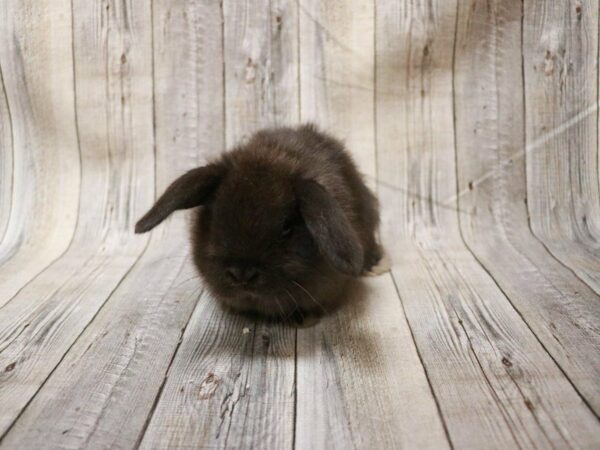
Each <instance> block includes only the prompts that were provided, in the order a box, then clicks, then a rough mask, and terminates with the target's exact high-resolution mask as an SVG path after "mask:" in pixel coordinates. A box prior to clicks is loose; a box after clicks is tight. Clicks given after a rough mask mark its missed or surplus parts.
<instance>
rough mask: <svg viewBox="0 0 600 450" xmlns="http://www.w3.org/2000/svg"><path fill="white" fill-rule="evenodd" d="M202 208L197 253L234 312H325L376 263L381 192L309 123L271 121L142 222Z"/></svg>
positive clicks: (195, 233) (151, 223) (141, 228)
mask: <svg viewBox="0 0 600 450" xmlns="http://www.w3.org/2000/svg"><path fill="white" fill-rule="evenodd" d="M196 206H202V207H201V208H197V210H196V212H195V214H196V215H195V220H194V224H193V226H192V243H193V251H194V262H195V264H196V266H197V267H198V270H199V272H200V274H201V275H202V276H203V277H204V279H205V280H206V283H207V285H208V286H209V287H210V289H211V291H212V292H213V293H214V294H215V296H216V297H217V298H218V299H219V300H221V301H222V302H223V303H224V304H226V305H228V306H230V307H232V308H233V309H235V310H236V311H248V312H258V313H260V314H263V315H267V316H273V317H282V318H288V317H291V316H293V315H296V316H298V315H299V316H300V317H302V316H306V315H309V314H310V315H322V314H323V313H325V312H328V311H330V310H331V309H333V308H334V307H335V306H337V305H338V304H339V303H340V301H341V300H342V295H341V294H342V292H343V288H344V286H345V285H346V283H347V281H348V280H349V279H350V278H351V277H356V276H358V275H360V274H361V273H362V272H364V271H366V270H368V269H370V268H371V267H372V266H373V265H375V264H376V263H377V262H378V261H379V259H380V257H381V252H380V248H379V245H378V244H377V242H376V240H375V232H376V229H377V226H378V222H379V214H378V207H377V201H376V199H375V197H374V196H373V194H372V193H371V192H370V191H369V189H368V188H367V187H366V186H365V184H364V182H363V181H362V178H361V176H360V175H359V173H358V171H357V170H356V167H355V165H354V163H353V161H352V159H351V158H350V156H349V155H348V153H347V152H346V151H345V150H344V147H343V145H342V144H341V143H340V142H339V141H337V140H336V139H334V138H332V137H330V136H328V135H326V134H324V133H321V132H319V131H317V130H316V128H315V127H314V126H312V125H305V126H301V127H299V128H294V129H292V128H274V129H267V130H263V131H260V132H258V133H256V134H255V135H254V136H252V137H251V138H250V139H249V140H248V142H246V143H244V144H242V145H239V146H238V147H236V148H234V149H233V150H231V151H229V152H227V153H225V154H224V155H222V157H221V158H220V159H219V160H217V161H216V162H214V163H212V164H209V165H207V166H204V167H200V168H197V169H193V170H191V171H189V172H188V173H186V174H185V175H183V176H182V177H180V178H179V179H177V180H175V181H174V182H173V184H172V185H171V186H169V188H168V189H167V190H166V192H165V193H164V194H163V195H162V196H161V197H160V198H159V199H158V201H157V202H156V204H155V205H154V206H153V207H152V209H151V210H150V211H149V212H148V213H147V214H146V215H145V216H144V217H143V218H142V219H141V220H140V221H139V222H138V223H137V225H136V232H137V233H143V232H146V231H148V230H150V229H152V228H153V227H155V226H156V225H158V224H159V223H160V222H162V221H163V220H164V219H165V218H166V217H167V216H168V215H169V214H171V213H172V212H173V211H175V210H178V209H185V208H193V207H196Z"/></svg>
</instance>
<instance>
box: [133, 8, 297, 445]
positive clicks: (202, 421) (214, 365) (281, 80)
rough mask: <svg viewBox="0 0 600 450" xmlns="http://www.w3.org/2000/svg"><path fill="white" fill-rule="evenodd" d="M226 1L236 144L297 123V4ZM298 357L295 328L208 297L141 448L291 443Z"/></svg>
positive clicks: (230, 130)
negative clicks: (275, 127) (263, 130)
mask: <svg viewBox="0 0 600 450" xmlns="http://www.w3.org/2000/svg"><path fill="white" fill-rule="evenodd" d="M215 5H218V3H217V2H215ZM223 8H224V17H225V23H224V33H225V35H224V56H225V93H226V102H225V107H226V109H225V117H226V124H227V126H226V143H227V145H228V146H232V145H233V144H235V142H237V141H238V140H239V139H242V138H244V137H245V136H247V135H249V134H250V133H252V132H253V131H254V130H255V129H256V128H259V127H262V126H267V125H274V124H283V123H290V122H292V123H293V122H295V121H296V120H297V117H298V100H297V98H298V82H297V71H298V68H297V56H296V55H297V16H296V14H297V11H296V3H295V2H293V1H287V0H286V1H279V2H260V4H250V3H243V2H237V1H233V0H232V1H226V2H224V4H223ZM244 328H248V330H247V331H249V332H248V333H246V334H245V333H244ZM294 355H295V330H293V329H292V328H289V327H286V326H283V325H274V324H266V323H262V322H254V321H252V320H249V319H246V318H242V317H238V316H235V315H232V314H231V313H230V312H225V311H222V310H221V309H220V307H218V306H217V305H216V304H215V302H214V300H213V299H211V298H210V297H209V296H208V295H206V296H204V297H203V298H202V299H201V300H200V303H199V304H198V307H197V308H196V310H195V311H194V314H193V316H192V319H191V321H190V323H189V325H188V327H187V329H186V332H185V334H184V336H183V340H182V343H181V346H180V349H179V351H178V353H177V355H176V356H175V359H174V361H173V364H172V366H171V369H170V370H169V375H168V378H167V381H166V384H165V387H164V389H163V391H162V394H161V397H160V399H159V401H158V404H157V407H156V410H155V413H154V414H153V416H152V419H151V421H150V424H149V426H148V430H147V432H146V434H145V436H144V439H143V441H142V444H141V447H142V448H157V447H166V446H170V447H176V448H197V447H226V448H289V447H291V446H292V441H293V416H294Z"/></svg>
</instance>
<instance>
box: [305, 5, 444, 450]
mask: <svg viewBox="0 0 600 450" xmlns="http://www.w3.org/2000/svg"><path fill="white" fill-rule="evenodd" d="M374 6H375V4H374V2H349V3H332V2H318V1H309V2H306V1H305V2H302V3H300V12H299V14H300V67H301V72H300V74H301V77H300V79H301V88H300V92H301V108H300V109H301V119H302V121H314V122H315V123H318V124H319V125H320V126H322V127H325V129H326V130H328V131H331V132H333V133H334V134H335V135H336V136H340V137H342V138H344V140H345V142H346V145H347V146H348V148H349V150H350V151H351V153H352V155H353V157H354V159H355V160H356V161H357V163H358V165H359V167H360V169H361V171H363V172H364V173H365V174H366V175H367V176H368V179H367V180H368V181H370V184H371V185H372V186H375V183H374V181H375V165H376V164H375V162H376V153H375V133H374V130H375V116H374V109H373V106H374V103H373V100H374V92H375V85H374V67H375V66H374V64H375V53H374V50H375V46H374V39H375V20H374V19H375V18H374V12H375V10H374ZM354 297H355V298H354V301H353V302H352V304H351V305H349V307H348V308H345V309H344V310H342V311H340V312H339V313H338V314H336V315H335V316H334V317H333V318H331V319H327V320H324V321H323V322H322V323H320V324H319V325H318V326H317V327H315V328H311V329H306V330H304V329H301V330H299V331H298V360H297V374H298V380H297V386H298V387H297V392H298V394H297V395H298V399H297V405H298V406H297V411H296V446H297V447H298V448H399V447H405V448H411V447H418V448H444V447H445V446H447V445H448V443H447V439H446V437H445V435H444V429H443V426H442V422H441V419H440V417H439V415H438V411H437V409H436V405H435V401H434V399H433V396H432V394H431V391H430V389H429V386H428V383H427V379H426V377H425V374H424V372H423V369H422V365H421V363H420V361H419V358H418V356H417V352H416V348H415V346H414V342H413V340H412V337H411V335H410V333H409V331H408V327H407V326H406V318H405V317H404V313H403V312H402V308H401V305H400V299H399V298H398V295H397V293H396V290H395V288H394V284H393V282H392V280H391V277H390V276H389V275H386V276H384V277H382V278H379V279H377V280H365V281H364V288H363V289H362V290H359V291H358V292H357V293H356V295H355V296H354ZM400 349H401V350H400ZM399 350H400V351H399ZM425 424H426V425H425Z"/></svg>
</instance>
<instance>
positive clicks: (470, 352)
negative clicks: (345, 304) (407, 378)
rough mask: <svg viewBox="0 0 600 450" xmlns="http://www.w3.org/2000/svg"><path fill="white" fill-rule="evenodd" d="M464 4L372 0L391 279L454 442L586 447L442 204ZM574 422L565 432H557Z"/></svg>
mask: <svg viewBox="0 0 600 450" xmlns="http://www.w3.org/2000/svg"><path fill="white" fill-rule="evenodd" d="M469 13H470V9H469V8H463V7H462V4H461V7H460V8H459V9H458V11H457V5H456V3H453V2H444V3H442V2H439V3H435V2H434V3H431V4H417V3H411V4H410V5H408V4H403V5H402V6H401V7H399V8H398V5H392V4H385V5H378V8H377V24H378V27H379V28H378V30H377V43H378V47H377V48H378V54H377V63H378V70H377V74H378V77H377V80H378V81H377V82H378V85H377V92H380V91H382V92H386V95H385V96H379V95H378V97H377V107H378V109H377V130H378V134H377V138H378V141H377V148H378V163H379V166H378V167H379V179H380V180H382V181H383V182H385V183H386V185H387V186H388V187H389V188H388V189H385V188H381V190H380V194H381V197H382V200H383V202H382V203H383V205H385V206H384V231H385V233H384V235H385V237H386V242H387V243H388V248H391V249H393V253H392V259H393V261H394V263H395V264H394V268H393V276H394V280H395V281H396V285H397V287H398V291H399V293H400V297H401V299H402V301H403V305H404V308H405V311H406V316H407V318H408V323H409V325H410V327H411V329H412V331H413V333H414V337H415V341H416V344H417V348H418V349H419V352H420V355H421V358H422V360H423V364H424V366H425V369H426V372H427V375H428V377H429V380H430V382H431V385H432V388H433V391H434V394H435V396H436V399H437V401H438V404H439V407H440V410H441V413H442V415H443V417H444V420H445V423H446V425H447V429H448V433H449V438H450V440H451V442H452V444H453V445H454V446H456V447H459V448H462V447H467V448H468V447H473V448H484V447H485V448H490V447H497V448H513V447H531V446H534V445H535V446H541V447H551V446H554V445H558V446H579V447H584V448H585V447H588V446H593V445H594V444H595V443H596V442H597V439H598V438H597V436H598V427H599V424H598V421H597V418H596V416H595V415H594V414H593V413H592V411H591V410H590V409H589V408H588V407H587V406H586V405H585V404H584V402H583V401H582V400H581V398H580V397H579V395H578V394H577V392H576V391H575V390H574V389H573V387H572V386H571V384H570V383H569V382H568V381H567V380H566V379H565V377H564V376H563V374H562V372H561V370H560V369H559V368H558V366H557V365H556V364H555V363H554V361H553V360H552V359H551V358H550V357H549V356H548V354H547V353H546V351H545V349H544V348H543V347H542V346H541V345H540V343H539V342H538V341H537V339H536V337H535V336H534V335H533V333H532V332H531V331H530V329H529V328H528V327H527V325H526V324H525V323H524V322H523V321H522V319H521V318H520V316H519V315H518V314H517V312H516V311H515V310H514V309H513V307H512V305H511V304H510V302H509V301H508V299H507V298H506V297H505V296H504V294H503V293H502V292H501V291H500V290H499V289H498V287H497V285H496V284H495V282H494V280H493V279H492V278H490V277H489V275H488V274H487V273H486V272H485V271H484V270H483V269H482V268H481V266H480V265H479V264H478V262H477V261H476V260H475V258H474V257H473V256H472V254H470V252H469V251H468V250H467V249H466V248H465V246H464V244H463V242H462V240H461V236H460V233H459V227H458V221H457V212H456V210H455V208H456V204H455V203H454V204H450V205H449V204H448V203H447V202H446V203H444V200H445V199H447V195H448V194H449V193H452V192H453V191H454V190H455V186H456V181H455V163H454V161H455V151H454V117H453V104H452V88H453V80H452V68H453V46H454V39H453V37H454V35H455V23H456V21H457V16H456V14H459V15H461V14H469ZM467 17H468V16H467ZM459 22H460V20H459ZM399 142H400V144H399ZM396 186H397V187H398V188H395V187H396ZM399 222H400V223H399ZM548 392H552V393H553V395H547V393H548ZM575 416H577V417H578V418H577V419H575ZM575 423H578V424H579V426H581V429H579V430H578V433H577V435H574V434H570V433H565V430H569V429H572V427H573V426H574V424H575ZM579 431H581V433H579Z"/></svg>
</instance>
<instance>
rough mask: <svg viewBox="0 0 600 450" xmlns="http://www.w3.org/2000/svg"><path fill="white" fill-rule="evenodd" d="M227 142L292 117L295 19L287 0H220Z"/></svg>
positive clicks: (294, 106)
mask: <svg viewBox="0 0 600 450" xmlns="http://www.w3.org/2000/svg"><path fill="white" fill-rule="evenodd" d="M223 14H224V21H225V36H224V57H225V102H226V111H227V117H226V121H225V123H226V136H227V145H229V146H231V145H233V144H235V143H237V142H238V141H240V140H243V139H245V138H246V137H248V136H249V135H251V134H252V133H253V132H255V131H257V130H258V129H260V128H262V127H265V126H273V125H289V124H295V123H296V122H297V120H298V114H299V113H298V108H299V106H298V102H299V98H298V97H299V95H298V87H297V86H298V17H297V14H298V12H297V3H296V2H292V1H290V0H274V1H271V2H270V3H269V2H267V1H265V0H260V1H257V2H253V3H250V2H236V1H224V2H223Z"/></svg>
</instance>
